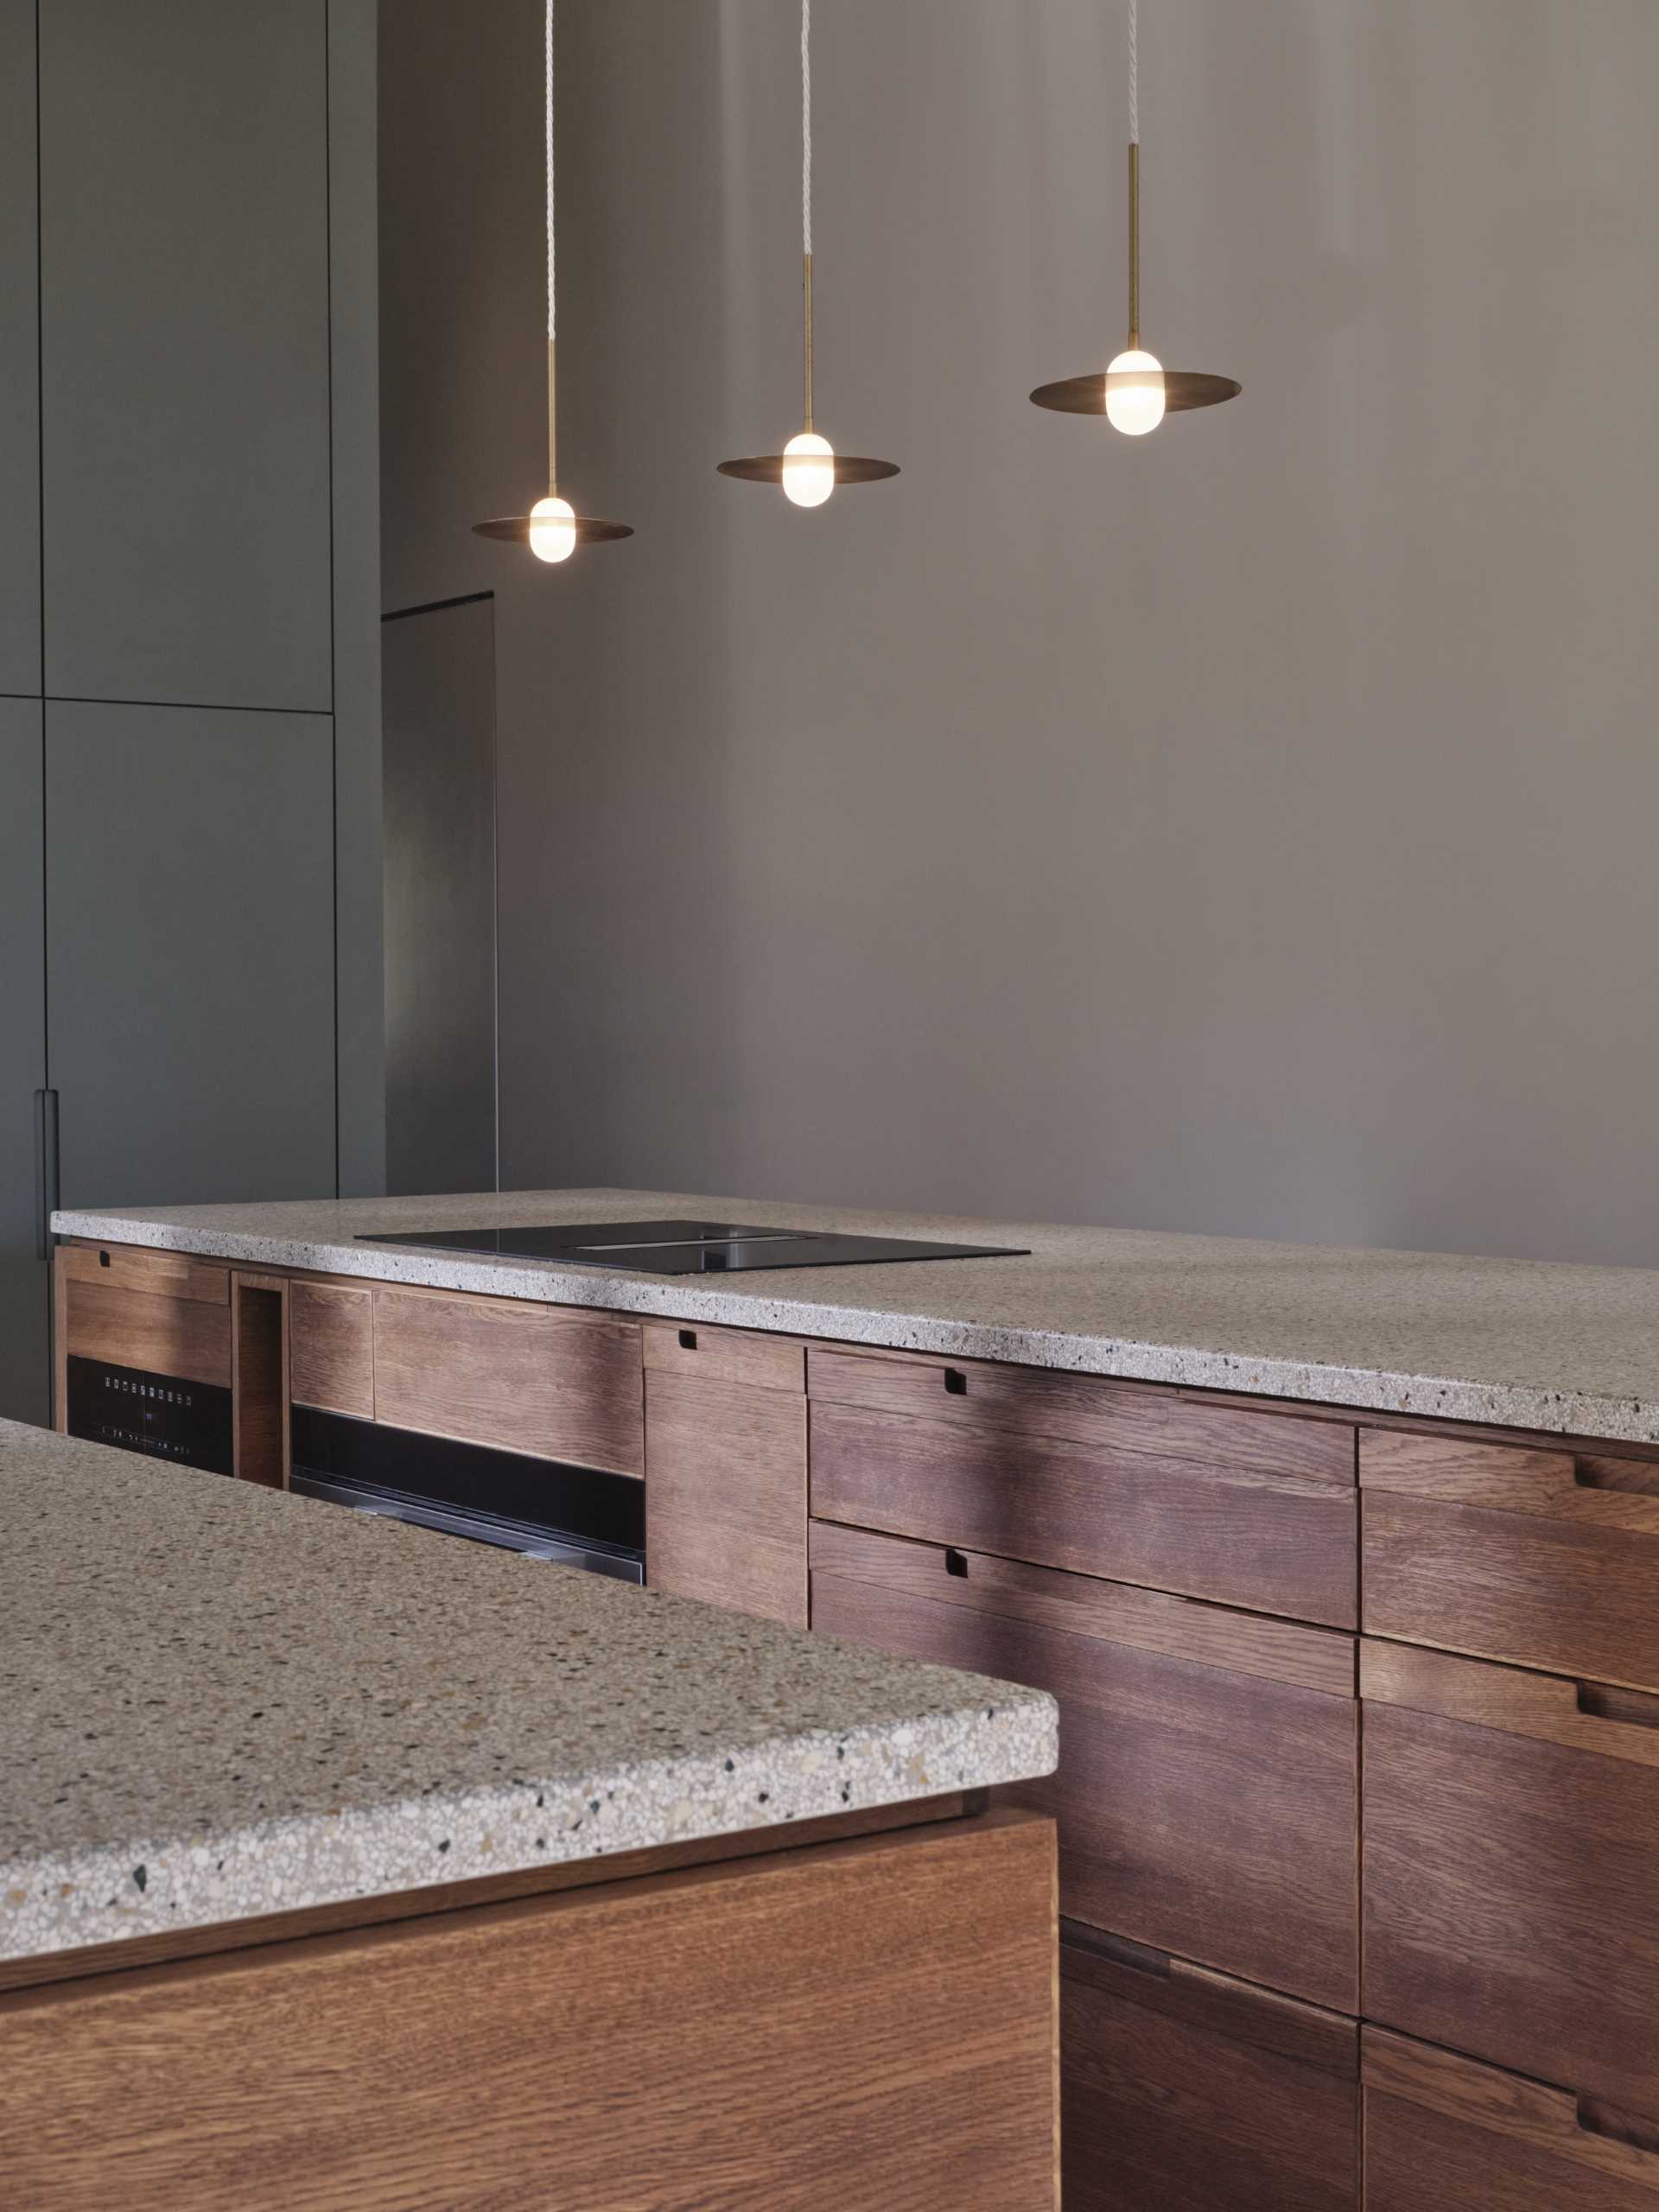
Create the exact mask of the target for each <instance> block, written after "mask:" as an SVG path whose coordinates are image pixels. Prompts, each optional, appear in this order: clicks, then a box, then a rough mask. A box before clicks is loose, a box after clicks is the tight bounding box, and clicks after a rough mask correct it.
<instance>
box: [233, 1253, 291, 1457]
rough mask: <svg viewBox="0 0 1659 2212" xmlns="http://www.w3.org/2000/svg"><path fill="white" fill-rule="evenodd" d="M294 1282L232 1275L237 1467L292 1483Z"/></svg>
mask: <svg viewBox="0 0 1659 2212" xmlns="http://www.w3.org/2000/svg"><path fill="white" fill-rule="evenodd" d="M288 1295H289V1294H288V1285H287V1284H286V1283H285V1282H284V1281H283V1280H282V1279H281V1277H280V1276H274V1275H255V1274H243V1273H241V1272H240V1271H239V1270H238V1272H237V1273H236V1274H233V1275H232V1278H231V1396H232V1424H233V1426H232V1451H233V1465H234V1468H235V1471H236V1472H237V1474H238V1475H239V1476H240V1477H241V1478H242V1479H243V1481H244V1482H250V1483H264V1484H265V1485H266V1486H267V1487H268V1488H270V1489H272V1490H286V1489H287V1487H288V1469H289V1449H288V1421H289V1414H288V1406H289V1396H288Z"/></svg>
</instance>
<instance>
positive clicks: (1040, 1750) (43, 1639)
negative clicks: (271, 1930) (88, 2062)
mask: <svg viewBox="0 0 1659 2212" xmlns="http://www.w3.org/2000/svg"><path fill="white" fill-rule="evenodd" d="M1056 1756H1057V1744H1056V1719H1055V1708H1054V1704H1053V1700H1052V1699H1050V1698H1048V1697H1046V1696H1045V1695H1044V1694H1041V1693H1040V1692H1038V1691H1034V1690H1027V1689H1016V1688H1013V1687H1012V1686H1011V1685H1009V1684H1007V1683H1004V1682H993V1681H988V1680H986V1679H985V1678H984V1677H982V1676H981V1675H965V1674H958V1673H955V1672H953V1671H951V1670H950V1669H945V1668H943V1667H930V1666H921V1665H918V1664H916V1663H914V1662H910V1661H907V1660H899V1659H889V1658H887V1657H884V1656H881V1655H880V1654H878V1653H876V1652H874V1651H870V1650H867V1649H862V1648H861V1647H860V1646H857V1645H855V1644H850V1643H842V1641H840V1640H839V1639H838V1638H833V1637H822V1636H811V1635H808V1634H806V1633H805V1632H804V1631H801V1630H792V1629H785V1628H779V1627H775V1626H773V1625H772V1624H771V1623H769V1622H766V1621H760V1620H753V1619H750V1618H747V1616H745V1615H743V1614H740V1613H733V1612H727V1611H724V1610H723V1609H721V1608H719V1607H716V1606H713V1605H697V1604H695V1603H693V1602H691V1601H690V1600H689V1599H677V1598H670V1597H662V1596H658V1595H657V1594H655V1593H654V1592H649V1591H644V1590H639V1589H637V1588H634V1587H632V1586H628V1585H625V1584H622V1583H619V1582H613V1581H610V1580H607V1579H606V1578H604V1577H603V1576H601V1575H597V1574H584V1573H580V1572H578V1571H576V1570H575V1569H573V1568H568V1567H553V1566H550V1565H548V1564H546V1563H545V1562H543V1561H537V1560H527V1559H524V1558H522V1557H521V1556H519V1555H518V1554H516V1553H511V1552H502V1551H493V1550H490V1549H487V1548H485V1547H483V1546H481V1545H472V1544H467V1543H461V1542H459V1541H455V1540H454V1539H453V1538H449V1537H445V1536H440V1535H433V1534H431V1533H430V1532H429V1531H427V1530H423V1529H411V1528H408V1527H405V1526H404V1525H402V1524H400V1523H397V1522H389V1521H376V1520H372V1519H371V1518H369V1517H368V1516H365V1515H362V1514H358V1513H349V1512H346V1511H344V1510H341V1509H340V1507H338V1506H332V1505H325V1504H321V1503H316V1502H315V1501H313V1500H309V1499H306V1498H302V1497H291V1496H288V1495H285V1494H283V1493H281V1492H272V1491H263V1490H258V1489H256V1488H254V1487H253V1486H252V1485H251V1484H246V1483H238V1482H234V1481H232V1480H231V1479H229V1478H226V1477H225V1476H222V1475H207V1474H200V1473H198V1472H196V1471H194V1470H191V1469H187V1468H175V1467H168V1466H166V1465H162V1464H160V1463H159V1462H157V1461H156V1460H154V1459H141V1458H139V1457H137V1455H136V1454H134V1453H131V1452H118V1451H113V1450H111V1448H110V1447H108V1446H105V1445H101V1444H88V1443H80V1442H78V1441H74V1440H71V1439H69V1438H67V1437H60V1436H56V1435H53V1434H51V1433H48V1432H47V1431H45V1430H42V1429H37V1428H26V1427H22V1426H20V1425H19V1424H18V1423H16V1422H14V1421H0V1960H15V1959H20V1958H27V1957H31V1956H35V1955H39V1954H41V1953H43V1952H49V1951H60V1950H67V1949H72V1948H77V1947H79V1946H81V1945H84V1944H91V1943H104V1942H111V1941H112V1940H117V1939H119V1938H122V1937H127V1936H143V1935H150V1934H154V1933H156V1932H159V1931H162V1930H166V1929H181V1928H188V1927H201V1926H207V1925H213V1924H217V1923H223V1922H226V1921H233V1920H236V1919H239V1918H242V1917H244V1916H247V1915H250V1914H257V1913H269V1912H282V1911H289V1910H296V1909H298V1908H300V1907H302V1906H307V1905H317V1904H336V1903H341V1902H344V1901H346V1900H348V1899H351V1898H354V1897H371V1896H376V1895H379V1894H384V1893H385V1892H387V1891H398V1890H407V1889H417V1888H423V1887H425V1886H427V1885H429V1884H432V1883H435V1882H448V1881H459V1880H464V1879H466V1878H468V1877H470V1876H474V1875H480V1874H500V1873H506V1872H512V1871H514V1870H516V1869H518V1868H522V1867H529V1866H541V1865H548V1864H553V1863H555V1862H557V1861H561V1860H571V1859H593V1858H597V1857H600V1856H601V1855H602V1854H606V1853H613V1852H619V1851H632V1850H635V1849H639V1848H640V1847H646V1846H650V1845H654V1844H668V1843H682V1842H688V1841H690V1840H695V1839H696V1838H699V1837H705V1836H716V1835H724V1834H733V1833H735V1832H736V1831H739V1830H741V1829H745V1828H758V1827H772V1826H774V1825H776V1824H778V1823H779V1822H782V1821H796V1820H804V1819H808V1818H810V1817H813V1816H815V1815H823V1814H831V1813H842V1812H846V1811H849V1810H855V1809H857V1808H868V1807H874V1806H882V1805H893V1804H899V1803H902V1802H906V1801H907V1800H912V1799H915V1798H919V1797H927V1796H933V1795H935V1794H936V1793H940V1792H945V1791H950V1790H956V1789H972V1788H976V1787H978V1786H980V1785H981V1784H983V1783H998V1782H1010V1781H1017V1780H1023V1779H1026V1778H1027V1777H1032V1776H1034V1775H1039V1774H1047V1773H1050V1772H1052V1770H1053V1767H1054V1764H1055V1759H1056Z"/></svg>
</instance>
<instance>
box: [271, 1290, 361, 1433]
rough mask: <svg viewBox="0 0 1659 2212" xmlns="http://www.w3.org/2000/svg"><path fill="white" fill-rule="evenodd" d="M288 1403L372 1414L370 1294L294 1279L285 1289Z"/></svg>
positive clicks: (341, 1411)
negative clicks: (289, 1350)
mask: <svg viewBox="0 0 1659 2212" xmlns="http://www.w3.org/2000/svg"><path fill="white" fill-rule="evenodd" d="M289 1332H290V1334H291V1338H292V1345H293V1349H292V1353H291V1387H292V1389H293V1394H294V1402H295V1403H296V1405H301V1406H315V1407H317V1408H319V1409H320V1410H321V1411H322V1412H323V1413H330V1414H352V1415H353V1416H354V1417H355V1418H356V1419H357V1420H359V1421H372V1420H373V1419H374V1294H373V1293H372V1291H371V1290H370V1289H368V1288H367V1287H366V1286H364V1287H357V1288H353V1287H347V1286H346V1285H344V1284H339V1283H326V1282H296V1283H293V1284H291V1285H290V1286H289Z"/></svg>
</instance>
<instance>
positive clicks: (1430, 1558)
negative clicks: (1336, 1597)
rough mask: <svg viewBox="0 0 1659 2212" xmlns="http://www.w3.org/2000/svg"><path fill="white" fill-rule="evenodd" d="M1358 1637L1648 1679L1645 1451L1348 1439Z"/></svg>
mask: <svg viewBox="0 0 1659 2212" xmlns="http://www.w3.org/2000/svg"><path fill="white" fill-rule="evenodd" d="M1359 1479H1360V1485H1361V1491H1362V1494H1363V1515H1362V1520H1363V1553H1362V1586H1363V1604H1364V1625H1365V1628H1366V1630H1368V1632H1369V1633H1370V1634H1371V1635H1374V1636H1387V1637H1401V1638H1403V1639H1405V1640H1406V1641H1408V1642H1410V1643H1432V1644H1439V1645H1440V1646H1441V1647H1443V1648H1446V1649H1452V1650H1456V1651H1469V1652H1475V1653H1478V1654H1480V1655H1482V1656H1484V1657H1487V1658H1492V1659H1507V1660H1514V1661H1517V1662H1521V1663H1522V1664H1524V1665H1529V1666H1535V1667H1547V1668H1551V1669H1555V1670H1557V1671H1558V1672H1560V1673H1563V1674H1570V1675H1589V1676H1592V1677H1593V1678H1594V1679H1595V1680H1597V1681H1604V1682H1622V1683H1625V1684H1629V1685H1632V1686H1634V1687H1636V1688H1647V1689H1659V1604H1656V1602H1655V1599H1656V1593H1659V1464H1656V1463H1655V1462H1654V1461H1652V1460H1645V1459H1621V1458H1619V1457H1618V1456H1617V1455H1616V1454H1613V1453H1605V1454H1604V1453H1593V1454H1592V1453H1586V1452H1571V1451H1567V1450H1547V1449H1537V1448H1531V1447H1528V1446H1520V1445H1512V1444H1493V1443H1489V1442H1486V1441H1484V1440H1468V1439H1465V1438H1463V1437H1461V1436H1459V1434H1458V1433H1456V1431H1449V1432H1447V1433H1444V1434H1440V1435H1428V1436H1416V1435H1411V1434H1406V1433H1402V1434H1390V1433H1388V1432H1386V1431H1378V1430H1366V1431H1364V1432H1363V1433H1362V1434H1361V1438H1360V1454H1359Z"/></svg>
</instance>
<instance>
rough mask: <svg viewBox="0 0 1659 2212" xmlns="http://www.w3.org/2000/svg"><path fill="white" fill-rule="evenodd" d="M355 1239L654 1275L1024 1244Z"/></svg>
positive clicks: (593, 1224) (537, 1230)
mask: <svg viewBox="0 0 1659 2212" xmlns="http://www.w3.org/2000/svg"><path fill="white" fill-rule="evenodd" d="M355 1241H356V1242H357V1243H359V1244H418V1245H423V1246H425V1247H426V1248H427V1249H432V1250H437V1251H443V1252H476V1253H482V1254H485V1255H487V1256H488V1257H490V1258H492V1259H493V1258H498V1257H499V1258H505V1259H513V1260H556V1261H560V1262H563V1263H564V1264H566V1265H568V1266H571V1267H579V1268H580V1267H587V1268H625V1269H626V1270H627V1271H628V1272H629V1273H631V1274H653V1275H718V1274H736V1273H737V1272H738V1271H739V1270H740V1269H748V1268H850V1267H879V1266H885V1265H888V1264H890V1263H891V1262H893V1261H895V1260H992V1259H1011V1258H1019V1257H1020V1256H1022V1255H1024V1254H1025V1253H1026V1252H1027V1249H1029V1248H1028V1247H1027V1246H1025V1245H1022V1244H931V1243H926V1242H925V1241H924V1240H923V1239H922V1238H920V1237H916V1236H837V1235H836V1234H835V1233H834V1232H833V1231H831V1230H817V1229H756V1228H753V1227H752V1226H746V1225H745V1224H743V1223H741V1222H731V1221H589V1222H576V1223H567V1222H552V1223H548V1224H543V1225H542V1226H540V1227H533V1228H529V1229H416V1230H404V1231H400V1232H399V1233H398V1234H397V1236H359V1237H358V1238H357V1239H356V1240H355Z"/></svg>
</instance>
